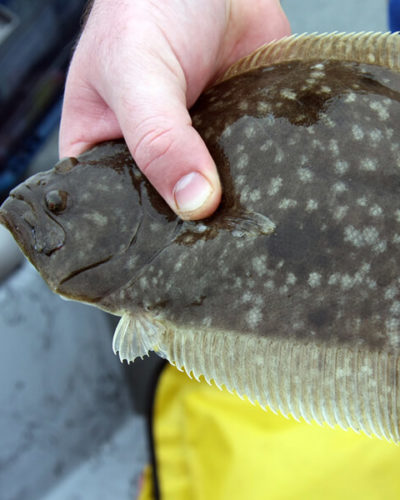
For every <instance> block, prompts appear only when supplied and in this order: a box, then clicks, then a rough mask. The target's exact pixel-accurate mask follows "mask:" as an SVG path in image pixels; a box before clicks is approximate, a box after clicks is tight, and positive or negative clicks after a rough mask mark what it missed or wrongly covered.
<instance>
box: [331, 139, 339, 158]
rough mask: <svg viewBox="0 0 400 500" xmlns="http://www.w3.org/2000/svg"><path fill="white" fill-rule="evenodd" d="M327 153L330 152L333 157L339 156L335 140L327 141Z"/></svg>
mask: <svg viewBox="0 0 400 500" xmlns="http://www.w3.org/2000/svg"><path fill="white" fill-rule="evenodd" d="M329 151H331V152H332V153H333V154H334V155H335V156H337V155H338V154H339V146H338V142H337V140H336V139H331V140H330V141H329Z"/></svg>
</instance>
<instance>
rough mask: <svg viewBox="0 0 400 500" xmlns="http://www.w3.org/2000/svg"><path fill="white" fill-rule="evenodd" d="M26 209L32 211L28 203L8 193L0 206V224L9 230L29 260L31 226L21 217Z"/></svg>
mask: <svg viewBox="0 0 400 500" xmlns="http://www.w3.org/2000/svg"><path fill="white" fill-rule="evenodd" d="M27 209H28V210H29V211H30V212H31V213H32V208H31V206H30V204H28V203H27V202H26V201H25V200H23V199H20V198H16V197H15V196H12V195H10V196H9V197H8V198H7V199H6V200H5V201H4V203H3V204H2V205H1V207H0V224H3V226H5V227H6V228H7V229H8V230H9V231H10V233H11V234H12V235H13V237H14V239H15V241H16V242H17V243H18V245H19V247H20V248H21V250H22V251H23V253H24V254H25V256H26V257H28V259H29V260H31V258H30V257H31V255H30V249H31V248H32V229H33V228H32V226H31V225H30V224H29V223H28V222H27V221H26V220H25V218H24V217H23V216H24V214H25V213H26V212H27ZM32 215H33V214H32Z"/></svg>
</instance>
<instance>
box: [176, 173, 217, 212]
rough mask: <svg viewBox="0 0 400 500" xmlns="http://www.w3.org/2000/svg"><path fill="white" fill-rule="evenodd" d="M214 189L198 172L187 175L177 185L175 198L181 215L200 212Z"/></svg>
mask: <svg viewBox="0 0 400 500" xmlns="http://www.w3.org/2000/svg"><path fill="white" fill-rule="evenodd" d="M212 191H213V189H212V186H211V184H210V183H209V182H208V180H207V179H206V178H205V177H203V176H202V175H201V174H199V173H198V172H191V173H190V174H187V175H185V176H184V177H182V178H181V179H179V181H178V182H177V183H176V184H175V188H174V197H175V203H176V206H177V207H178V211H179V212H181V213H186V212H194V211H195V210H198V209H199V208H200V207H201V206H202V205H203V204H204V203H205V201H206V200H207V198H209V196H210V194H211V193H212Z"/></svg>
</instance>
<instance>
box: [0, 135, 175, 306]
mask: <svg viewBox="0 0 400 500" xmlns="http://www.w3.org/2000/svg"><path fill="white" fill-rule="evenodd" d="M151 189H152V188H151V186H150V185H149V184H148V183H147V181H145V180H144V178H143V177H142V175H141V173H140V171H139V170H138V169H137V167H136V165H135V164H134V162H133V160H132V157H131V156H130V155H129V151H128V150H127V148H126V146H125V144H123V143H118V142H114V143H107V144H104V145H99V146H97V147H96V148H94V150H91V151H90V152H88V153H84V154H83V155H81V156H79V157H78V158H64V159H62V160H60V161H59V162H58V163H57V164H56V165H55V167H54V168H53V169H51V170H49V171H46V172H40V173H38V174H36V175H34V176H32V177H30V178H29V179H27V180H26V181H25V182H23V183H22V184H20V185H19V186H17V187H16V188H15V189H13V190H12V191H11V192H10V194H9V197H8V198H7V199H6V201H5V202H4V203H3V205H2V206H1V208H0V222H1V223H3V224H4V225H5V226H6V227H7V228H8V229H9V230H10V231H11V233H12V234H13V236H14V238H15V239H16V241H17V243H18V244H19V245H20V247H21V249H22V251H23V252H24V254H25V255H26V257H27V258H28V259H29V260H30V261H31V263H32V264H33V265H34V266H35V267H36V269H37V270H38V271H39V273H40V274H41V275H42V277H43V278H44V279H45V281H46V282H47V283H48V285H49V286H50V288H51V289H52V290H53V291H55V292H56V293H59V294H61V295H63V296H64V297H67V298H70V299H74V300H80V301H84V302H89V303H91V302H98V301H99V300H101V299H102V298H103V297H104V296H105V295H107V294H108V293H110V292H111V291H112V290H115V289H116V288H118V287H120V286H122V285H123V284H124V283H125V282H126V280H127V279H128V276H130V275H132V274H135V272H136V271H137V270H138V269H139V268H140V265H141V263H143V261H145V260H146V259H148V258H149V252H150V253H151V252H154V251H155V247H157V245H159V244H161V240H162V236H161V234H162V231H161V233H160V227H157V230H158V235H159V238H157V237H156V238H153V245H148V247H146V244H145V242H144V241H142V244H140V240H143V238H141V236H139V235H140V229H141V227H142V226H144V225H147V226H149V225H150V224H151V223H153V225H154V223H156V224H157V223H159V226H160V225H161V226H162V225H163V224H162V223H163V222H166V223H167V222H168V221H167V218H166V217H165V214H163V213H162V209H160V207H158V206H156V205H155V204H154V203H152V202H151V199H152V197H151V195H152V192H151ZM166 213H167V214H168V215H169V212H166ZM146 232H147V231H146ZM160 238H161V240H160ZM136 250H138V252H136ZM137 253H139V255H138V254H137ZM127 267H128V268H129V269H127Z"/></svg>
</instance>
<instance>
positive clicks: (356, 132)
mask: <svg viewBox="0 0 400 500" xmlns="http://www.w3.org/2000/svg"><path fill="white" fill-rule="evenodd" d="M351 131H352V133H353V137H354V139H355V140H356V141H361V140H362V139H363V138H364V132H363V130H362V128H361V127H360V126H359V125H353V126H352V127H351Z"/></svg>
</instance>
